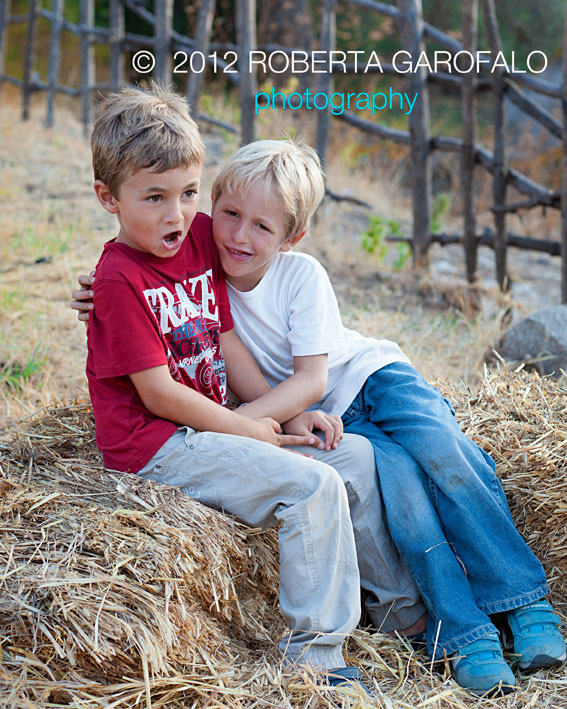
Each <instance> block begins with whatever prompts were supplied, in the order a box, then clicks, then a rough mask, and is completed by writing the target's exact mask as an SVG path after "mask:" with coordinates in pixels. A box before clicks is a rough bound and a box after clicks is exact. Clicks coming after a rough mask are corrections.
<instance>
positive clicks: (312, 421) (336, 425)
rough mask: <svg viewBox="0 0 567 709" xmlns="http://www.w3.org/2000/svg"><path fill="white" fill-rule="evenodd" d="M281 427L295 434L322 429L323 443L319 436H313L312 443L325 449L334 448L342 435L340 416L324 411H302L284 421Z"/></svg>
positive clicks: (300, 434)
mask: <svg viewBox="0 0 567 709" xmlns="http://www.w3.org/2000/svg"><path fill="white" fill-rule="evenodd" d="M283 429H284V431H285V432H286V433H288V434H289V433H291V434H295V435H297V436H307V435H308V434H309V433H310V432H313V431H314V430H319V431H322V432H323V433H324V434H325V443H323V442H322V441H321V439H320V438H319V437H315V440H314V442H313V444H312V445H314V446H315V447H316V448H319V449H320V450H327V451H328V450H330V449H331V448H336V447H337V446H338V445H339V441H340V440H341V438H342V437H343V422H342V421H341V418H340V416H335V414H326V413H325V412H324V411H304V412H303V413H301V414H298V415H297V416H294V417H293V418H292V419H290V420H289V421H286V422H285V423H284V425H283Z"/></svg>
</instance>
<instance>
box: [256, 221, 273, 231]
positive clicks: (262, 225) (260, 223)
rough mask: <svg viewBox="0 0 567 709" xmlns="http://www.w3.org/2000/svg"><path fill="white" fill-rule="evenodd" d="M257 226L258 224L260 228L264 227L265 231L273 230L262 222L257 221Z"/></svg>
mask: <svg viewBox="0 0 567 709" xmlns="http://www.w3.org/2000/svg"><path fill="white" fill-rule="evenodd" d="M256 226H257V227H258V228H259V229H262V230H263V231H271V229H268V227H267V226H266V225H265V224H262V222H257V223H256Z"/></svg>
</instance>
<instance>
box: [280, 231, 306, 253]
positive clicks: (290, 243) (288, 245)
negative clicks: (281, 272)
mask: <svg viewBox="0 0 567 709" xmlns="http://www.w3.org/2000/svg"><path fill="white" fill-rule="evenodd" d="M306 233H307V229H303V230H302V231H298V232H297V234H294V235H293V236H290V237H289V239H286V241H284V243H283V244H282V245H281V246H280V251H291V249H293V247H294V246H296V245H297V244H299V242H300V241H301V239H303V237H304V236H305V234H306Z"/></svg>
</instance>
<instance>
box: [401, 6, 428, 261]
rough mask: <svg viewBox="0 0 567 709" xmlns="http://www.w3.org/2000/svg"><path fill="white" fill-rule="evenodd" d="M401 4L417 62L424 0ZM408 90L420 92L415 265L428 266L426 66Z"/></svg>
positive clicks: (413, 155) (415, 113)
mask: <svg viewBox="0 0 567 709" xmlns="http://www.w3.org/2000/svg"><path fill="white" fill-rule="evenodd" d="M398 7H399V9H400V12H401V13H402V15H403V17H402V20H401V22H400V32H401V38H402V46H403V47H404V49H405V50H406V51H408V52H409V53H410V54H411V56H412V62H413V63H414V64H415V63H417V59H418V57H419V54H420V53H421V52H423V51H424V50H425V44H424V41H423V13H422V7H421V0H398ZM408 93H409V95H410V96H414V95H416V94H417V100H416V102H415V106H414V108H413V110H412V112H411V113H410V117H409V128H410V146H411V152H410V160H411V166H412V178H413V184H412V203H413V241H412V243H413V265H414V267H415V268H423V269H426V268H427V267H428V265H429V254H428V250H429V246H430V244H431V146H430V115H429V93H428V90H427V70H426V69H425V67H420V68H419V69H418V70H417V71H415V72H412V73H410V74H409V82H408Z"/></svg>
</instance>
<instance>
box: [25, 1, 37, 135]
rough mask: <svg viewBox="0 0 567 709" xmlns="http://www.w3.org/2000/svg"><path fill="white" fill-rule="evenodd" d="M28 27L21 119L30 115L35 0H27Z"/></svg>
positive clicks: (35, 12) (35, 15)
mask: <svg viewBox="0 0 567 709" xmlns="http://www.w3.org/2000/svg"><path fill="white" fill-rule="evenodd" d="M29 3H30V5H29V10H28V29H27V32H26V46H25V49H24V86H23V90H22V120H24V121H27V120H28V118H29V117H30V95H31V88H32V71H33V60H34V47H33V43H34V39H35V26H36V20H37V0H29Z"/></svg>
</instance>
